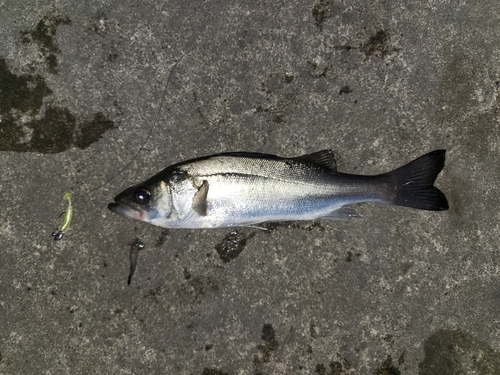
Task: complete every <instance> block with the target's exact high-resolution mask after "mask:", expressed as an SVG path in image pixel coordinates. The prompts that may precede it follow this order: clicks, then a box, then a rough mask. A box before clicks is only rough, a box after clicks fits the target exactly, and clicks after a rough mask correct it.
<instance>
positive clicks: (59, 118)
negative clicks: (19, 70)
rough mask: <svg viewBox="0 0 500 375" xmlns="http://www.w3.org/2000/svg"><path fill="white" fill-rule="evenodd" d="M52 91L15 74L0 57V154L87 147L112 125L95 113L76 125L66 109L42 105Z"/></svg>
mask: <svg viewBox="0 0 500 375" xmlns="http://www.w3.org/2000/svg"><path fill="white" fill-rule="evenodd" d="M51 93H52V91H51V90H50V88H49V87H48V86H47V85H46V83H45V81H44V79H43V78H42V77H40V76H38V75H29V74H23V75H16V74H14V73H12V72H11V71H10V70H9V68H8V66H7V63H6V62H5V60H4V59H2V58H0V151H15V152H41V153H51V154H52V153H58V152H63V151H66V150H67V149H69V148H70V147H71V146H75V147H78V148H81V149H84V148H87V147H89V146H90V145H91V144H92V143H94V142H97V141H98V140H100V139H101V138H102V136H103V135H104V133H106V132H107V131H108V130H111V129H114V128H115V124H114V122H113V121H111V120H109V119H108V118H107V117H106V116H105V115H104V114H103V113H101V112H98V113H96V114H94V115H93V118H91V119H89V120H88V121H83V122H78V121H77V119H76V116H75V115H74V114H73V113H71V112H70V111H69V110H68V109H67V108H62V107H58V106H50V105H45V104H44V103H43V102H44V98H45V97H46V96H48V95H50V94H51Z"/></svg>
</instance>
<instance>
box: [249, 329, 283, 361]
mask: <svg viewBox="0 0 500 375" xmlns="http://www.w3.org/2000/svg"><path fill="white" fill-rule="evenodd" d="M262 340H264V343H263V344H262V345H259V346H258V348H259V351H260V355H258V354H256V355H255V356H254V358H253V363H254V366H259V365H260V364H262V363H267V362H270V361H271V353H272V352H273V351H275V350H276V349H278V346H279V344H278V341H277V340H276V332H275V331H274V328H273V326H272V325H271V324H264V327H263V328H262Z"/></svg>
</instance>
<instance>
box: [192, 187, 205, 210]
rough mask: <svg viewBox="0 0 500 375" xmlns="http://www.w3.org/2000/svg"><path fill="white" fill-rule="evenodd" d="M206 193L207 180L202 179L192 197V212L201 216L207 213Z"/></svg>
mask: <svg viewBox="0 0 500 375" xmlns="http://www.w3.org/2000/svg"><path fill="white" fill-rule="evenodd" d="M207 195H208V181H207V180H203V183H202V184H201V186H200V188H199V189H198V191H197V192H196V194H195V195H194V197H193V204H192V208H193V210H194V212H196V213H197V214H199V215H201V216H206V215H207Z"/></svg>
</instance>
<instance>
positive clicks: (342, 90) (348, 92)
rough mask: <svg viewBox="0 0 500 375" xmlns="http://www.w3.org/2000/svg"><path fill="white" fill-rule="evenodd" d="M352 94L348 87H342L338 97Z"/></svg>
mask: <svg viewBox="0 0 500 375" xmlns="http://www.w3.org/2000/svg"><path fill="white" fill-rule="evenodd" d="M351 92H352V90H351V88H350V87H349V86H347V85H346V86H343V87H342V88H341V89H340V91H339V95H343V94H350V93H351Z"/></svg>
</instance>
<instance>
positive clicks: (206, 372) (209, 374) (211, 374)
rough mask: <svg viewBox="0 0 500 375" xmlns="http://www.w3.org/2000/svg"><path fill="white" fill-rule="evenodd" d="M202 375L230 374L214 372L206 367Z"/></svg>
mask: <svg viewBox="0 0 500 375" xmlns="http://www.w3.org/2000/svg"><path fill="white" fill-rule="evenodd" d="M201 375H228V374H227V373H226V372H222V371H219V370H214V369H211V368H206V367H205V368H204V369H203V372H202V373H201Z"/></svg>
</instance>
